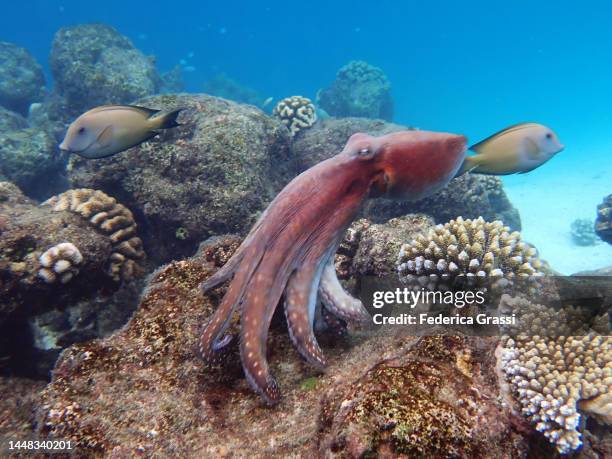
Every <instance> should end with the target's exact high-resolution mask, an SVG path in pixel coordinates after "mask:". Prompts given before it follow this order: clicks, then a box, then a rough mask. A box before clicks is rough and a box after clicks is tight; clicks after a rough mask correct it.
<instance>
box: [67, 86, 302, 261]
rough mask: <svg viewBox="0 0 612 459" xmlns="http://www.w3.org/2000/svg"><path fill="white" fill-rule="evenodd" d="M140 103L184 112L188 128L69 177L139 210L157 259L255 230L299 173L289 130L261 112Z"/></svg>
mask: <svg viewBox="0 0 612 459" xmlns="http://www.w3.org/2000/svg"><path fill="white" fill-rule="evenodd" d="M138 103H139V104H142V105H145V106H147V107H151V108H157V109H162V110H170V109H176V108H181V107H182V108H183V109H184V110H183V111H182V113H181V115H180V116H179V120H178V121H179V123H180V124H181V126H179V127H177V128H174V129H169V130H166V131H164V132H163V133H162V134H161V135H160V136H158V137H156V138H154V139H152V140H151V141H149V142H146V143H144V144H141V145H139V146H136V147H133V148H131V149H129V150H127V151H125V152H123V153H120V154H117V155H115V156H112V157H110V158H106V159H101V160H97V161H88V160H84V159H81V158H78V157H73V158H72V160H71V163H70V165H69V168H70V171H69V173H68V174H69V178H70V181H71V183H72V185H73V187H85V188H94V189H99V190H102V191H106V192H107V193H109V194H112V195H113V196H114V197H116V198H117V199H118V200H119V201H120V202H122V203H124V204H125V205H126V206H127V207H128V208H130V209H131V210H132V212H134V214H135V216H136V219H137V220H139V224H140V225H141V227H142V228H143V230H144V231H143V234H144V235H145V236H144V238H145V246H147V245H148V247H149V248H150V250H148V252H149V255H150V257H151V258H152V259H153V260H154V261H160V260H169V259H171V258H178V257H180V256H181V255H185V254H191V253H193V251H194V250H195V248H196V247H197V244H198V243H199V242H200V241H202V240H203V239H205V238H207V237H208V236H211V235H214V234H222V233H227V232H245V231H247V230H248V229H249V228H250V227H251V225H252V224H253V223H254V222H255V219H256V218H257V216H258V213H259V212H260V211H261V210H263V209H264V208H265V206H266V205H267V204H268V202H269V201H271V200H272V199H273V198H274V196H275V195H276V193H277V192H278V191H279V190H280V189H281V188H282V187H283V186H284V185H285V184H286V183H287V182H289V180H290V179H291V178H292V177H293V175H294V174H295V168H294V167H293V164H294V163H293V161H292V157H291V153H290V137H289V131H288V130H287V128H286V127H285V126H284V125H283V124H282V123H281V122H280V121H277V120H275V119H273V118H270V117H268V116H266V115H265V114H264V113H263V112H261V111H260V110H259V109H256V108H255V107H251V106H246V105H239V104H236V103H233V102H230V101H227V100H224V99H219V98H216V97H210V96H205V95H164V96H154V97H150V98H148V99H144V100H141V101H139V102H138Z"/></svg>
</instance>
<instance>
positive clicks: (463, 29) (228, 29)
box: [0, 0, 612, 264]
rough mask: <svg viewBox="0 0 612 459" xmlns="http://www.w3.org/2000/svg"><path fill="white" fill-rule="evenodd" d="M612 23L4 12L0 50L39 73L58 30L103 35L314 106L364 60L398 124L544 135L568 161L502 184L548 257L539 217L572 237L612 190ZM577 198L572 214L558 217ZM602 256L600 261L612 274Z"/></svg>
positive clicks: (422, 6) (479, 133)
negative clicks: (523, 127) (512, 128)
mask: <svg viewBox="0 0 612 459" xmlns="http://www.w3.org/2000/svg"><path fill="white" fill-rule="evenodd" d="M610 17H612V4H610V3H609V2H604V1H590V2H582V3H577V2H575V1H566V0H563V1H540V2H533V1H513V2H489V1H462V2H457V1H429V2H416V1H405V2H400V1H389V0H379V1H377V2H373V1H368V2H360V1H334V2H329V1H327V2H320V1H308V2H295V1H294V2H288V1H286V0H285V1H277V0H274V1H267V2H232V1H222V2H205V1H204V2H203V1H193V0H192V1H182V2H151V1H146V2H145V1H126V0H121V1H119V0H105V1H103V2H96V1H93V2H83V1H77V0H66V1H52V0H30V1H24V2H5V4H3V6H2V17H1V18H0V39H2V40H6V41H11V42H15V43H18V44H20V45H22V46H24V47H26V48H28V49H29V50H30V51H31V52H32V53H33V54H34V55H35V57H36V58H37V59H38V60H39V61H40V62H41V63H45V64H46V62H47V57H48V54H49V51H50V44H51V41H52V38H53V34H54V33H55V31H56V30H57V29H58V28H59V27H62V26H66V25H75V24H79V23H86V22H103V23H107V24H110V25H112V26H114V27H115V28H117V29H118V30H119V31H120V32H121V33H123V34H125V35H127V36H128V37H130V38H131V39H132V41H133V42H134V44H135V45H136V46H137V47H139V48H140V49H142V50H143V51H144V52H145V53H147V54H154V55H155V56H157V62H158V67H159V68H160V69H161V70H169V69H171V68H172V67H173V66H175V65H176V64H177V63H178V62H179V61H181V59H182V60H184V61H185V63H184V66H189V67H193V68H194V70H193V71H190V72H185V73H184V78H185V81H186V83H187V89H188V90H189V91H193V92H198V91H201V90H202V87H203V83H204V81H205V80H207V79H208V78H210V77H211V76H213V75H215V74H217V73H220V72H223V73H225V74H226V75H228V76H230V77H231V78H233V79H236V80H237V81H239V82H241V83H242V84H244V85H246V86H249V87H252V88H254V89H256V90H257V91H258V92H259V93H260V94H261V95H262V96H263V97H267V96H274V97H275V98H280V97H285V96H288V95H293V94H302V95H306V96H309V97H311V98H314V96H315V94H316V92H317V90H318V89H320V88H322V87H325V86H327V85H328V84H329V83H330V82H331V81H332V80H333V79H334V76H335V73H336V71H337V70H338V68H339V67H341V66H342V65H344V64H345V63H347V62H348V61H350V60H353V59H363V60H366V61H368V62H370V63H371V64H374V65H376V66H379V67H381V68H382V69H383V70H384V72H385V73H386V74H387V76H388V77H389V79H390V81H391V83H392V85H393V97H394V101H395V121H396V122H398V123H402V124H407V125H412V126H417V127H420V128H423V129H430V130H443V131H452V132H458V133H463V134H466V135H467V136H468V137H469V138H470V139H471V140H473V141H477V140H479V139H481V138H483V137H485V136H487V135H490V134H491V133H493V132H495V131H497V130H499V129H501V128H502V127H505V126H507V125H509V124H513V123H516V122H520V121H526V120H534V121H538V122H541V123H544V124H546V125H549V126H551V127H552V128H553V129H554V130H555V131H556V132H557V133H558V135H559V137H560V138H561V140H562V142H563V143H564V144H565V145H566V150H565V151H564V152H563V153H562V154H560V155H559V156H558V157H557V158H555V159H554V160H553V161H552V162H551V163H550V164H548V165H546V166H545V167H543V168H540V169H539V170H537V171H535V172H533V173H531V174H529V175H528V176H524V177H511V178H509V179H506V183H507V185H508V187H509V192H510V193H511V197H513V198H515V199H516V202H515V204H517V205H518V206H519V208H520V210H521V213H522V214H523V216H524V219H525V218H527V220H528V221H530V222H532V224H531V227H526V228H525V231H526V234H527V235H529V234H530V233H529V231H532V239H538V241H537V242H538V243H539V244H548V243H549V242H551V249H550V254H549V256H552V255H553V252H554V247H555V244H557V243H559V241H557V240H553V241H548V240H547V239H546V234H545V231H544V229H543V228H544V226H545V225H546V224H547V223H548V224H550V220H549V221H548V222H541V221H539V220H540V219H541V217H539V215H541V214H542V209H544V208H550V206H551V203H553V204H554V203H555V202H557V203H559V209H560V211H559V213H558V214H555V215H557V216H558V217H559V221H558V222H555V224H556V226H560V225H562V226H563V228H564V231H566V230H567V228H569V224H570V222H571V220H572V219H573V218H577V217H581V216H585V215H586V216H590V217H591V218H594V206H595V205H596V204H597V202H598V201H599V200H601V198H602V197H603V195H604V194H608V193H610V191H611V188H612V186H610V185H611V184H612V159H611V158H612V156H611V155H610V152H612V140H611V139H610V126H611V123H612V114H611V113H612V111H611V107H612V84H611V83H610V81H611V75H612V59H611V56H612V54H611V53H612V51H611V50H612V34H611V33H610V24H609V22H610ZM563 193H566V194H565V195H564V194H563ZM568 193H569V194H568ZM571 193H573V194H571ZM580 193H584V198H583V199H579V201H580V202H579V204H576V205H573V206H571V208H567V206H566V207H563V205H562V204H563V202H566V203H567V201H568V199H570V198H572V199H573V198H576V197H577V196H581V194H580ZM570 200H571V199H570ZM519 201H521V202H522V203H523V204H521V203H519ZM538 202H539V203H540V204H541V206H542V207H541V208H539V207H538ZM542 203H544V204H542ZM576 206H578V208H577V207H576ZM561 209H565V210H563V211H561ZM530 213H531V214H530ZM530 215H532V217H530ZM535 224H539V227H538V228H539V230H538V231H539V232H537V234H536V228H535V226H534V225H535ZM543 231H544V232H543ZM566 232H567V231H566ZM564 234H565V233H564ZM540 239H543V241H540ZM606 250H608V248H603V247H599V249H598V252H597V253H596V254H595V255H597V257H599V259H601V258H602V257H606V256H608V254H609V258H610V262H612V251H610V252H606ZM602 254H603V255H602ZM595 255H594V256H595ZM555 256H556V255H555ZM563 257H565V255H564V256H563ZM559 258H560V259H561V258H562V257H559ZM601 263H603V260H602V261H601ZM601 263H600V264H601ZM608 264H610V263H608Z"/></svg>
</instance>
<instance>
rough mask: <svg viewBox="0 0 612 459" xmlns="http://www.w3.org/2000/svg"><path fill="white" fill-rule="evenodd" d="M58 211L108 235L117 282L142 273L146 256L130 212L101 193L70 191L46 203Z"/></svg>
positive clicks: (112, 267) (113, 276)
mask: <svg viewBox="0 0 612 459" xmlns="http://www.w3.org/2000/svg"><path fill="white" fill-rule="evenodd" d="M43 205H47V206H50V207H51V208H52V209H53V210H54V211H56V212H59V211H63V210H67V211H71V212H75V213H77V214H79V215H81V216H82V217H83V218H85V219H87V220H88V221H89V223H91V225H93V226H94V227H96V228H97V229H99V230H100V231H101V232H103V233H104V234H106V235H107V236H108V238H109V239H110V241H111V243H112V246H113V249H112V253H111V256H110V265H109V268H108V274H109V275H110V276H111V277H112V278H113V280H115V281H117V282H118V281H121V280H129V279H131V278H132V277H133V276H134V275H135V274H137V273H138V271H139V270H140V266H139V264H140V262H141V261H142V260H143V259H144V257H145V253H144V250H143V248H142V241H141V240H140V238H139V237H138V236H136V222H135V221H134V216H133V215H132V212H130V210H129V209H128V208H127V207H125V206H123V205H122V204H119V203H117V201H116V200H115V198H112V197H110V196H109V195H107V194H106V193H103V192H102V191H99V190H90V189H87V188H81V189H76V190H68V191H66V192H65V193H62V194H60V195H57V196H54V197H52V198H50V199H48V200H47V201H45V202H44V203H43Z"/></svg>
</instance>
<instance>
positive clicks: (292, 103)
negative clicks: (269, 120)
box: [272, 96, 317, 137]
mask: <svg viewBox="0 0 612 459" xmlns="http://www.w3.org/2000/svg"><path fill="white" fill-rule="evenodd" d="M272 115H274V116H275V117H277V118H278V119H279V120H281V122H282V123H283V124H284V125H285V126H287V129H289V132H291V137H294V136H295V135H296V134H297V133H298V132H300V131H302V130H304V129H308V128H309V127H312V126H313V125H314V124H315V123H316V122H317V112H316V110H315V106H314V104H313V103H312V101H311V100H310V99H308V98H306V97H302V96H291V97H286V98H284V99H283V100H281V101H280V102H279V103H277V104H276V105H275V106H274V110H272Z"/></svg>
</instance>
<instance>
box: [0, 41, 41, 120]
mask: <svg viewBox="0 0 612 459" xmlns="http://www.w3.org/2000/svg"><path fill="white" fill-rule="evenodd" d="M44 94H45V77H44V74H43V71H42V67H41V66H40V64H39V63H38V62H36V60H35V59H34V58H33V57H32V55H31V54H30V53H29V52H28V50H26V49H25V48H21V47H20V46H17V45H14V44H12V43H8V42H5V41H0V105H2V106H4V107H5V108H8V109H9V110H13V111H15V112H18V113H21V114H22V115H25V114H26V113H27V112H28V107H29V106H30V104H31V103H33V102H38V101H40V100H41V99H42V98H43V97H44Z"/></svg>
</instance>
